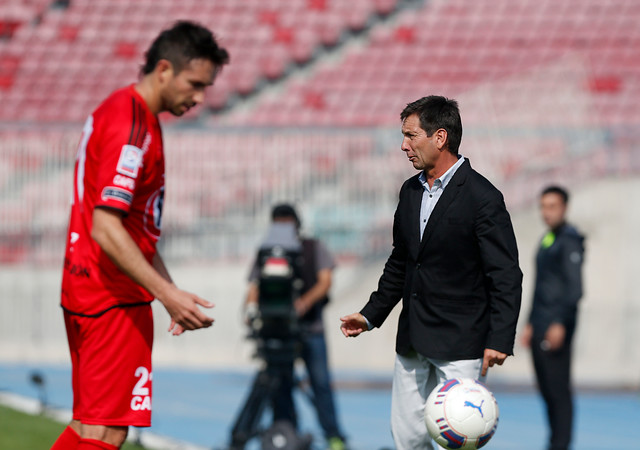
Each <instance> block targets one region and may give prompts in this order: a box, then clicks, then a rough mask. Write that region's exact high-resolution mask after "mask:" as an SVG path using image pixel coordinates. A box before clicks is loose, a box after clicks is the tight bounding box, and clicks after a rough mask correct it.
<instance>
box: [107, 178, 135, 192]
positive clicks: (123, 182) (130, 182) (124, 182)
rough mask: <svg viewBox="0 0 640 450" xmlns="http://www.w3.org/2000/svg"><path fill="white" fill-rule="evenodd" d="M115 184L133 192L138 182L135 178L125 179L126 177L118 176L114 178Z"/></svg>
mask: <svg viewBox="0 0 640 450" xmlns="http://www.w3.org/2000/svg"><path fill="white" fill-rule="evenodd" d="M113 184H115V185H116V186H120V187H123V188H125V189H128V190H130V191H133V190H134V189H135V188H136V180H134V179H133V178H129V177H125V176H124V175H116V176H115V177H113Z"/></svg>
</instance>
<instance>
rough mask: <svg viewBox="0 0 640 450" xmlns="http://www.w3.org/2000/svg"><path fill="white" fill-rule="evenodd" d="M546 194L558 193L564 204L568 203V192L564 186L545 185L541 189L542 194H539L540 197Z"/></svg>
mask: <svg viewBox="0 0 640 450" xmlns="http://www.w3.org/2000/svg"><path fill="white" fill-rule="evenodd" d="M547 194H558V195H559V196H560V197H561V198H562V201H563V203H564V204H565V205H566V204H567V203H569V192H568V191H567V190H566V189H565V188H562V187H560V186H547V187H546V188H544V189H543V190H542V194H540V197H543V196H545V195H547Z"/></svg>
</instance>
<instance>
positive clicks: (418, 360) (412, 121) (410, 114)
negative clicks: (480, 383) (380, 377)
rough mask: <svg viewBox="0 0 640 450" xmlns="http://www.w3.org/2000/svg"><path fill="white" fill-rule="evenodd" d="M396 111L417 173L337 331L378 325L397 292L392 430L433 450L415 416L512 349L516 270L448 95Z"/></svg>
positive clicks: (503, 214)
mask: <svg viewBox="0 0 640 450" xmlns="http://www.w3.org/2000/svg"><path fill="white" fill-rule="evenodd" d="M400 117H401V119H402V134H403V135H404V139H403V141H402V147H401V148H402V150H403V151H404V152H405V153H406V155H407V157H408V158H409V160H410V161H411V162H412V164H413V167H414V168H416V169H418V170H420V173H419V174H418V175H416V176H414V177H412V178H410V179H408V180H407V181H405V183H404V184H403V186H402V188H401V190H400V199H399V203H398V207H397V209H396V212H395V216H394V224H393V250H392V252H391V256H389V259H388V260H387V263H386V264H385V267H384V271H383V273H382V276H381V277H380V281H379V284H378V290H377V291H375V292H373V293H372V294H371V297H370V299H369V302H368V303H367V304H366V305H365V306H364V308H363V309H362V310H361V311H360V312H359V313H354V314H350V315H348V316H345V317H342V318H341V320H342V325H341V329H342V333H343V334H344V335H345V336H347V337H355V336H358V335H359V334H360V333H362V332H364V331H367V330H370V329H372V328H373V327H380V326H381V325H382V323H383V322H384V321H385V319H386V318H387V316H388V315H389V313H390V312H391V310H392V309H393V308H394V306H395V305H396V304H397V303H398V302H399V301H400V299H402V312H401V313H400V319H399V322H398V334H397V339H396V353H397V355H396V363H395V369H394V377H393V390H392V399H391V431H392V433H393V438H394V441H395V444H396V447H397V449H398V450H416V449H432V448H433V446H432V442H431V439H430V438H429V435H428V434H427V429H426V426H425V424H424V418H423V417H424V416H423V411H424V405H425V402H426V399H427V397H428V395H429V393H430V392H431V390H432V389H433V388H434V387H435V386H436V385H437V384H438V383H439V382H441V381H443V380H445V379H449V378H460V377H468V378H475V379H482V378H484V377H485V376H486V373H487V369H488V368H489V367H492V366H493V365H494V364H498V365H502V363H503V362H504V360H505V359H506V358H507V356H508V355H511V354H513V343H514V339H515V330H516V322H517V319H518V313H519V311H520V299H521V294H522V272H521V271H520V268H519V266H518V250H517V247H516V240H515V236H514V233H513V227H512V225H511V219H510V217H509V214H508V213H507V210H506V208H505V204H504V200H503V197H502V194H501V193H500V191H498V190H497V189H496V188H495V187H494V186H493V185H492V184H491V183H490V182H489V181H487V179H485V178H484V177H483V176H481V175H480V174H478V173H477V172H476V171H474V170H473V169H472V168H471V165H470V164H469V161H468V160H467V159H465V158H464V157H463V156H461V155H459V154H458V147H459V145H460V141H461V139H462V121H461V119H460V112H459V110H458V104H457V102H456V101H454V100H449V99H447V98H444V97H440V96H429V97H424V98H421V99H420V100H417V101H415V102H413V103H410V104H408V105H407V106H406V107H405V109H404V110H403V111H402V113H401V115H400Z"/></svg>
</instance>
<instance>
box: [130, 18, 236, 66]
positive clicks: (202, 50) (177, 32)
mask: <svg viewBox="0 0 640 450" xmlns="http://www.w3.org/2000/svg"><path fill="white" fill-rule="evenodd" d="M145 57H146V61H145V63H144V65H143V66H142V74H143V75H148V74H150V73H151V72H153V70H154V69H155V68H156V65H157V64H158V61H160V60H161V59H166V60H167V61H169V62H170V63H171V64H172V65H173V70H174V71H175V72H176V73H178V72H180V71H181V70H182V69H184V67H185V66H186V65H187V64H188V63H189V62H190V61H191V60H194V59H208V60H209V61H211V62H212V63H213V64H214V65H215V66H216V68H220V67H222V66H223V65H224V64H227V63H228V62H229V53H228V52H227V50H226V49H224V48H222V47H220V46H219V45H218V43H217V42H216V39H215V38H214V36H213V34H212V33H211V31H209V30H208V29H207V28H205V27H203V26H202V25H198V24H197V23H194V22H189V21H178V22H176V23H175V24H174V25H173V27H171V28H169V29H166V30H164V31H163V32H162V33H160V34H159V35H158V37H157V38H156V39H155V41H153V43H152V44H151V47H149V50H147V52H146V53H145Z"/></svg>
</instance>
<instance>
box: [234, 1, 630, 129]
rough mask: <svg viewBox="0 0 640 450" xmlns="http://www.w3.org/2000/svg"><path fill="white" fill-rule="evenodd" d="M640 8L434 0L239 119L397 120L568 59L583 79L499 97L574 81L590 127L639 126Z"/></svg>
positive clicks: (537, 87)
mask: <svg viewBox="0 0 640 450" xmlns="http://www.w3.org/2000/svg"><path fill="white" fill-rule="evenodd" d="M638 9H639V6H638V4H637V2H634V1H630V0H614V1H612V2H608V3H607V4H606V7H605V6H604V3H603V2H600V1H598V0H584V1H583V0H580V1H578V0H571V1H567V2H562V3H561V4H558V2H554V1H531V0H520V1H507V0H499V1H494V0H490V1H489V0H481V1H474V2H467V1H464V0H452V1H447V2H444V1H426V2H424V5H423V6H421V7H420V8H418V9H417V10H415V9H411V8H407V9H405V10H404V11H401V12H400V13H399V14H398V15H397V17H396V18H395V20H394V21H392V22H390V23H388V24H381V25H379V26H377V27H374V28H373V29H372V30H371V32H370V34H369V40H368V43H367V44H366V45H365V46H364V47H355V48H350V49H349V50H347V51H345V52H344V54H342V55H341V60H340V61H339V62H338V63H337V64H336V63H333V62H328V63H327V64H323V65H321V66H320V67H319V68H318V69H317V70H315V71H314V72H313V73H312V74H311V75H310V77H309V78H308V79H307V80H305V82H304V84H303V85H302V86H299V85H297V84H293V83H290V84H289V85H288V86H287V88H286V90H285V92H284V93H282V95H279V96H278V97H277V98H275V97H269V98H262V99H260V101H258V103H257V105H256V107H255V108H254V109H253V110H251V111H249V112H247V113H244V114H240V113H239V114H237V115H236V116H234V119H233V123H247V122H249V123H254V124H257V125H280V126H287V125H291V124H296V125H316V124H318V123H320V124H323V125H335V126H379V125H385V124H393V123H396V122H397V115H398V112H399V111H400V110H401V109H402V107H403V106H404V104H406V103H407V102H408V101H410V100H413V99H416V98H419V97H421V96H423V95H425V94H428V93H442V94H445V95H449V96H453V97H459V96H461V95H464V94H465V93H467V92H473V91H474V90H481V89H483V88H484V86H486V85H495V84H496V83H502V82H510V83H513V82H514V80H519V79H523V78H530V77H529V74H530V73H531V72H532V71H544V70H545V68H547V67H550V66H557V65H558V64H560V63H562V62H563V61H564V62H565V63H566V66H567V71H574V72H575V71H580V73H579V74H576V73H566V71H565V73H558V74H557V75H558V78H556V79H552V80H549V79H543V78H539V79H531V80H529V82H528V84H522V83H521V85H520V87H519V89H518V91H517V92H515V93H513V92H512V93H508V94H507V93H503V94H500V92H494V93H496V94H497V95H498V96H499V97H500V96H501V97H503V98H504V99H505V100H510V101H513V100H514V95H515V96H516V98H517V97H518V96H519V95H523V96H524V95H528V94H529V93H530V92H535V93H536V95H538V96H540V95H544V93H545V90H546V89H547V88H548V87H549V85H551V86H556V85H562V84H563V83H564V81H563V77H564V78H566V77H571V78H572V79H573V80H574V82H575V83H576V84H578V86H576V87H578V88H579V91H580V93H581V94H583V95H585V96H588V97H589V101H590V103H591V116H590V119H589V120H590V121H591V122H593V123H603V122H604V123H608V124H633V123H637V119H638V114H639V113H640V105H638V103H637V102H633V101H632V100H631V99H633V98H637V97H634V94H637V91H638V89H639V88H638V79H639V78H638V74H639V73H640V54H638V52H637V50H636V49H637V48H638V46H639V45H640V29H639V28H638V27H637V26H636V19H635V17H637V16H634V14H638ZM569 11H570V12H571V14H568V12H569ZM576 60H579V61H580V64H575V61H576ZM578 75H579V76H578ZM310 98H311V99H312V100H311V101H310ZM274 111H279V113H278V114H273V112H274Z"/></svg>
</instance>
